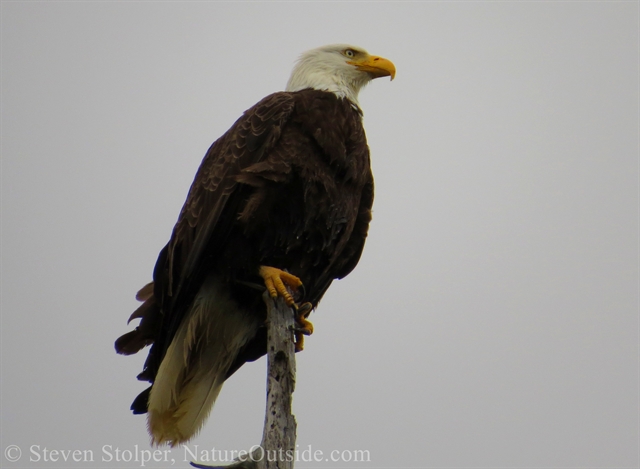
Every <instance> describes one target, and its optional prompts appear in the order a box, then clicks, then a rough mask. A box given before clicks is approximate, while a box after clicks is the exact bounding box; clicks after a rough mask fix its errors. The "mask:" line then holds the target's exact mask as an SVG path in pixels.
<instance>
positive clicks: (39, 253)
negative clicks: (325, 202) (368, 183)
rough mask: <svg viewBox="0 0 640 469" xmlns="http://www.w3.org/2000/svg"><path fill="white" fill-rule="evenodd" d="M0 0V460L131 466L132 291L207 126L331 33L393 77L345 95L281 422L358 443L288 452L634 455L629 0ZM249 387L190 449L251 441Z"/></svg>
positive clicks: (227, 117)
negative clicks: (321, 267)
mask: <svg viewBox="0 0 640 469" xmlns="http://www.w3.org/2000/svg"><path fill="white" fill-rule="evenodd" d="M1 8H2V24H1V26H2V37H1V39H2V51H1V52H2V129H1V130H2V292H1V301H2V305H1V306H2V310H1V312H2V323H1V334H2V376H1V383H2V415H1V422H2V442H1V444H2V448H1V449H2V451H3V452H5V454H4V455H3V456H0V466H1V467H2V468H18V467H20V468H27V467H30V468H40V467H42V468H45V467H46V468H62V467H72V468H79V467H87V468H94V467H113V468H125V467H127V468H133V467H140V466H141V462H140V461H138V462H136V461H131V462H124V461H116V460H115V457H116V454H115V450H116V448H118V449H119V450H120V451H121V452H123V451H135V448H136V445H137V447H138V448H139V449H149V448H150V447H149V438H148V435H147V432H146V421H145V418H144V417H142V416H134V415H132V414H131V412H130V411H129V405H130V404H131V401H132V400H133V398H134V397H135V396H136V395H137V394H138V393H139V392H140V391H142V390H143V389H144V388H145V387H146V386H145V385H146V383H141V382H139V381H137V380H136V379H135V376H136V374H137V373H138V372H139V371H140V370H141V369H142V364H143V361H144V359H145V355H146V353H144V354H143V353H140V354H138V355H136V356H133V357H123V356H119V355H116V353H115V352H114V349H113V341H114V340H115V339H116V338H117V337H118V336H119V335H121V334H123V333H124V332H126V331H128V330H130V329H131V326H127V324H126V320H127V318H128V316H129V315H130V314H131V312H132V311H133V310H134V309H135V308H136V307H137V303H136V301H135V298H134V296H135V293H136V291H137V290H138V289H139V288H140V287H141V286H143V285H144V284H145V283H147V282H148V281H149V280H150V279H151V274H152V269H153V266H154V263H155V261H156V257H157V255H158V252H159V250H160V249H161V248H162V247H163V246H164V244H165V243H166V242H167V240H168V239H169V236H170V233H171V229H172V228H173V224H174V223H175V221H176V219H177V216H178V213H179V210H180V207H181V206H182V203H183V202H184V199H185V197H186V194H187V190H188V188H189V185H190V184H191V181H192V179H193V176H194V174H195V172H196V169H197V168H198V165H199V163H200V161H201V159H202V157H203V155H204V153H205V151H206V150H207V148H208V147H209V145H210V144H211V142H212V141H214V140H215V139H216V138H218V137H219V136H220V135H221V134H222V133H224V132H225V131H226V130H227V129H228V128H229V127H230V125H231V124H232V123H233V122H234V121H235V120H236V119H237V118H238V117H239V116H240V115H241V113H242V112H243V111H244V110H245V109H247V108H249V107H250V106H252V105H253V104H254V103H256V102H257V101H258V100H259V99H261V98H262V97H264V96H266V95H267V94H269V93H272V92H274V91H279V90H282V89H283V88H284V86H285V84H286V82H287V79H288V76H289V73H290V70H291V68H292V65H293V64H294V62H295V60H296V58H297V57H298V55H299V54H300V53H301V52H302V51H304V50H307V49H310V48H314V47H317V46H321V45H325V44H330V43H337V42H340V43H351V44H354V45H358V46H360V47H363V48H365V49H367V50H368V51H369V52H370V53H373V54H376V55H381V56H383V57H387V58H389V59H390V60H392V61H393V62H394V63H395V65H396V67H397V77H396V80H394V81H393V82H389V81H388V79H380V80H376V81H374V82H373V83H372V84H370V85H369V86H368V87H367V88H366V89H364V90H363V91H362V93H361V96H360V103H361V105H362V108H363V110H364V124H365V128H366V130H367V135H368V140H369V145H370V147H371V155H372V164H373V170H374V175H375V178H376V200H375V204H374V219H373V222H372V225H371V231H370V233H371V234H370V237H369V239H368V241H367V245H366V248H365V251H364V254H363V257H362V260H361V262H360V264H359V266H358V267H357V268H356V270H355V271H354V272H353V273H352V274H351V275H350V276H349V277H348V278H346V279H345V280H342V281H339V282H335V283H334V285H333V286H332V287H331V289H330V290H329V292H328V293H327V295H326V296H325V298H324V299H323V301H322V302H321V304H320V307H319V309H318V310H317V311H316V312H315V313H314V314H313V315H312V320H313V322H314V325H315V333H314V335H313V336H312V337H310V338H309V339H308V340H307V342H306V350H305V351H304V352H303V353H301V354H298V355H297V359H298V362H297V363H298V375H297V389H296V392H295V394H294V412H295V414H296V418H297V420H298V444H299V448H300V450H301V451H302V450H304V449H307V448H309V446H310V447H311V449H312V450H313V451H316V450H320V451H322V452H323V454H324V455H325V456H327V457H328V456H329V454H330V453H331V451H334V450H338V451H340V452H342V451H347V452H349V451H351V452H354V451H356V450H363V451H368V452H369V455H370V458H369V461H365V462H353V461H338V462H332V461H324V460H323V461H319V462H304V461H302V462H298V463H297V464H296V467H300V468H316V467H321V468H328V469H329V468H330V469H338V468H347V469H352V468H353V469H358V468H362V469H374V468H375V469H378V468H383V467H403V468H407V467H412V468H415V467H431V468H433V467H457V468H460V467H469V468H480V467H483V468H489V467H492V468H493V467H505V468H506V467H509V468H511V467H514V468H516V467H517V468H522V467H529V468H530V467H540V468H542V467H544V468H550V467H558V468H560V467H573V468H575V467H587V466H588V467H607V468H614V467H615V468H621V467H638V465H639V464H640V461H639V458H638V450H639V447H638V437H639V434H638V428H639V419H638V410H639V409H638V402H639V400H638V397H639V389H638V382H639V372H638V364H639V363H638V356H639V354H638V352H639V351H638V189H639V188H638V174H639V173H638V82H639V81H638V24H639V23H638V18H639V11H638V4H637V2H631V1H629V2H622V1H621V2H608V1H600V2H553V1H552V2H482V1H478V2H471V1H469V2H447V1H444V2H406V3H405V2H403V3H400V2H384V3H366V2H364V3H363V2H351V3H347V2H339V3H338V2H325V3H310V2H295V3H290V2H281V3H217V2H109V1H105V2H89V1H87V2H55V1H51V2H26V1H24V2H8V1H7V2H5V1H3V2H2V4H1ZM264 399H265V361H264V360H260V361H258V362H256V363H253V364H248V365H246V366H244V367H243V368H242V369H241V370H240V371H239V372H238V373H237V374H236V375H234V376H233V378H232V379H230V380H229V381H228V382H227V383H226V384H225V387H224V388H223V390H222V393H221V395H220V398H219V399H218V402H217V404H216V407H215V409H214V411H213V413H212V415H211V417H210V419H209V420H208V422H207V424H206V425H205V427H204V430H203V431H202V432H201V434H200V435H199V437H198V438H196V439H194V440H193V441H192V442H191V443H190V444H189V448H190V450H191V451H198V452H201V451H202V450H207V451H210V450H211V449H213V448H215V449H220V450H225V449H226V450H229V451H231V450H236V451H238V450H245V449H249V448H250V447H251V446H252V445H254V444H257V443H258V442H259V441H260V438H261V434H262V425H263V419H264V402H265V401H264ZM11 445H17V446H18V447H19V448H20V449H21V451H22V456H21V458H20V460H18V461H17V462H12V461H11V460H10V459H12V458H13V459H15V458H16V455H17V454H18V452H17V449H16V448H15V447H13V446H11ZM45 448H46V449H47V450H48V451H51V450H74V449H78V450H81V451H83V452H84V453H83V454H87V455H90V454H93V461H90V460H89V461H83V462H74V461H70V462H66V463H65V462H63V461H62V456H58V458H59V461H58V462H52V461H44V458H45V453H44V449H45ZM103 448H104V451H103ZM31 449H32V450H31ZM105 451H106V453H105ZM108 454H111V457H112V458H113V460H112V461H108V459H109V456H108ZM345 454H346V455H347V456H348V454H350V453H345ZM168 456H169V459H168V461H167V462H164V461H163V462H158V463H153V464H151V463H147V466H145V467H148V466H151V467H169V466H171V464H172V462H173V463H174V467H185V465H186V464H187V463H186V462H185V456H187V457H186V459H187V461H188V460H189V457H188V455H185V452H184V449H174V450H173V451H171V452H169V453H168ZM38 458H40V460H39V461H38V460H37V459H38ZM103 459H106V460H107V461H106V462H105V461H103Z"/></svg>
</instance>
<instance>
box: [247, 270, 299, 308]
mask: <svg viewBox="0 0 640 469" xmlns="http://www.w3.org/2000/svg"><path fill="white" fill-rule="evenodd" d="M258 273H259V274H260V276H261V277H262V278H263V279H264V285H265V286H266V287H267V291H268V292H269V295H271V298H277V297H278V295H280V296H282V297H283V298H284V300H285V302H286V303H287V306H293V305H295V301H294V300H293V297H292V296H291V294H290V293H289V292H288V291H287V287H289V288H291V289H292V290H297V289H298V288H299V287H301V286H302V280H300V279H299V278H298V277H296V276H295V275H292V274H290V273H288V272H285V271H284V270H280V269H277V268H275V267H269V266H267V265H262V266H260V270H259V272H258Z"/></svg>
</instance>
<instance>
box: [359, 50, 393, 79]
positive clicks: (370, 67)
mask: <svg viewBox="0 0 640 469" xmlns="http://www.w3.org/2000/svg"><path fill="white" fill-rule="evenodd" d="M347 63H348V64H351V65H354V66H355V67H356V68H357V69H358V70H362V71H363V72H367V73H370V74H371V75H373V78H380V77H391V79H392V80H393V79H394V77H395V76H396V67H395V65H393V63H392V62H391V61H390V60H387V59H385V58H384V57H378V56H377V55H368V56H365V57H363V58H362V59H355V60H351V61H349V62H347Z"/></svg>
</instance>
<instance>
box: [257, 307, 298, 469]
mask: <svg viewBox="0 0 640 469" xmlns="http://www.w3.org/2000/svg"><path fill="white" fill-rule="evenodd" d="M265 301H266V303H267V311H268V313H267V323H268V324H267V330H268V341H267V356H268V373H267V409H266V414H265V422H264V431H263V434H262V444H261V446H262V448H263V449H264V453H265V454H264V456H265V457H264V458H262V459H261V460H260V461H258V465H257V469H293V462H294V461H293V459H294V458H293V456H294V450H295V446H296V419H295V417H294V416H293V414H292V413H291V403H292V400H293V396H292V394H293V391H294V390H295V386H296V358H295V348H294V343H293V342H294V341H293V337H294V331H293V329H294V326H295V323H294V317H293V311H292V310H291V308H289V307H288V306H287V305H286V303H285V302H284V299H283V298H281V297H278V299H277V301H276V302H274V301H273V300H272V299H271V298H269V297H266V296H265Z"/></svg>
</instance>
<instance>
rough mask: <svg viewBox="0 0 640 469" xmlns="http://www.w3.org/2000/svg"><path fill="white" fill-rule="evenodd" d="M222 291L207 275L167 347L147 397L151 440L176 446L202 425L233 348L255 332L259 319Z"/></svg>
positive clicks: (212, 278)
mask: <svg viewBox="0 0 640 469" xmlns="http://www.w3.org/2000/svg"><path fill="white" fill-rule="evenodd" d="M226 290H227V289H225V288H224V285H223V284H222V283H221V281H220V280H219V279H217V278H215V277H210V278H208V279H207V280H206V281H205V282H204V284H203V285H202V287H201V289H200V291H199V292H198V295H197V296H196V299H195V300H194V302H193V305H192V307H191V310H190V311H189V313H188V314H187V316H186V317H185V319H184V320H183V321H182V324H181V325H180V328H179V329H178V331H177V332H176V335H175V337H174V338H173V341H172V342H171V345H170V346H169V348H168V349H167V352H166V354H165V356H164V359H163V360H162V364H161V365H160V369H159V370H158V374H157V375H156V378H155V381H154V384H153V387H152V389H151V394H150V396H149V408H148V412H149V415H148V427H149V433H150V434H151V439H152V443H153V444H157V445H160V444H163V443H168V444H170V445H171V446H175V445H177V444H180V443H184V442H186V441H187V440H189V439H190V438H191V437H193V436H194V435H195V434H196V433H197V432H198V431H199V430H200V429H201V428H202V425H203V424H204V421H205V420H206V418H207V416H208V415H209V413H210V411H211V408H212V407H213V404H214V403H215V400H216V398H217V397H218V394H219V393H220V390H221V389H222V384H223V383H224V380H225V377H226V374H227V371H228V369H229V368H230V367H231V365H232V364H233V362H234V360H235V358H236V356H237V355H238V351H239V350H240V349H241V348H242V347H243V346H244V345H245V344H246V343H247V342H248V341H249V340H251V339H252V338H253V337H254V336H255V334H256V331H257V329H258V327H259V318H257V317H255V316H253V315H251V314H248V313H245V312H243V311H241V310H240V309H239V308H238V305H237V304H236V303H235V302H234V301H233V300H231V299H230V298H229V296H228V294H227V293H226Z"/></svg>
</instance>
